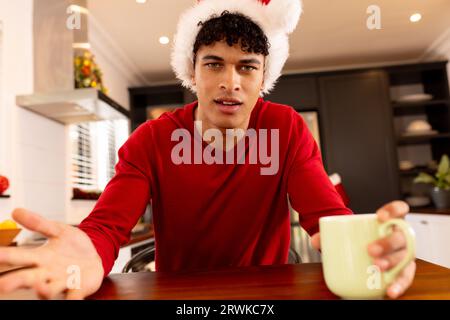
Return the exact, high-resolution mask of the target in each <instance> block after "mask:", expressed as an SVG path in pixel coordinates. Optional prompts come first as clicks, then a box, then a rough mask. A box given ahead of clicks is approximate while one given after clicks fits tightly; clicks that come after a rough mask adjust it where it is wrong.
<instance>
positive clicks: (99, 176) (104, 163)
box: [69, 120, 129, 192]
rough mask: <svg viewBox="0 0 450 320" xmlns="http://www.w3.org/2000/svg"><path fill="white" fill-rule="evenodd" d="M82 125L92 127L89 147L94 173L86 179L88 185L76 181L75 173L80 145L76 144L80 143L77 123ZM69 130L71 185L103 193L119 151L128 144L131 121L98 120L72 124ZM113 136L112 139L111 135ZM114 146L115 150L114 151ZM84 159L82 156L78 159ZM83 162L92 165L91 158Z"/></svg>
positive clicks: (90, 128)
mask: <svg viewBox="0 0 450 320" xmlns="http://www.w3.org/2000/svg"><path fill="white" fill-rule="evenodd" d="M78 125H82V126H84V127H86V128H89V131H90V137H89V146H90V155H91V156H90V162H91V164H90V166H91V170H92V171H91V172H90V174H87V175H86V176H85V178H87V180H85V182H86V183H89V182H90V184H88V185H83V184H79V183H77V182H82V181H80V180H78V181H75V179H74V178H75V176H78V175H76V172H74V162H75V161H76V156H78V157H79V156H80V155H79V154H77V148H74V143H78V138H79V134H80V133H81V132H80V131H79V130H78V129H77V126H78ZM69 133H70V143H71V145H70V164H71V166H70V184H71V186H72V189H74V188H79V189H82V190H84V191H100V192H102V191H103V190H104V189H105V187H106V185H107V184H108V182H109V181H110V180H111V178H112V177H113V176H114V173H115V170H114V167H115V165H116V164H117V161H118V151H119V149H120V147H121V146H122V145H123V143H125V141H126V139H127V138H128V135H129V121H128V120H114V121H97V122H87V123H81V124H73V125H70V126H69ZM108 135H110V138H108ZM112 149H114V150H113V151H112ZM79 160H81V159H79ZM85 160H87V161H85V162H82V163H81V164H84V165H89V163H88V162H89V159H85Z"/></svg>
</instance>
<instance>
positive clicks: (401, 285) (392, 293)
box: [387, 261, 416, 299]
mask: <svg viewBox="0 0 450 320" xmlns="http://www.w3.org/2000/svg"><path fill="white" fill-rule="evenodd" d="M415 273H416V262H415V261H412V262H411V263H410V264H409V265H408V266H407V267H406V268H405V269H404V270H403V271H402V272H401V273H400V275H399V276H398V277H397V279H395V281H394V282H393V283H392V284H391V285H390V286H389V288H388V289H387V295H388V296H389V297H390V298H392V299H396V298H398V297H399V296H401V295H402V294H403V293H405V291H406V290H407V289H408V288H409V287H410V286H411V284H412V282H413V280H414V275H415Z"/></svg>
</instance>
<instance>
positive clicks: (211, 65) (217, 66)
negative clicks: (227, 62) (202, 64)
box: [206, 63, 220, 69]
mask: <svg viewBox="0 0 450 320" xmlns="http://www.w3.org/2000/svg"><path fill="white" fill-rule="evenodd" d="M206 66H207V67H209V68H213V69H215V68H219V67H220V63H208V64H206Z"/></svg>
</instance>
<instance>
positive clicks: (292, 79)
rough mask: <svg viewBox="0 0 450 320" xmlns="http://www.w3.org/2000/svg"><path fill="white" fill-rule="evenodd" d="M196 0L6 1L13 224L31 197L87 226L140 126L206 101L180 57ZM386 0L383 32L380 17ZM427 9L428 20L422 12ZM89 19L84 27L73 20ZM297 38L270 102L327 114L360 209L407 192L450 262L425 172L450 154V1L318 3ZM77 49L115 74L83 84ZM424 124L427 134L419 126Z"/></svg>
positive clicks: (49, 212) (3, 75) (5, 133)
mask: <svg viewBox="0 0 450 320" xmlns="http://www.w3.org/2000/svg"><path fill="white" fill-rule="evenodd" d="M139 2H143V3H139ZM192 3H193V1H191V0H177V1H175V0H169V1H136V0H116V1H110V0H89V1H83V0H77V1H75V0H74V1H70V0H34V1H33V0H16V1H7V0H0V175H3V176H6V177H7V178H8V179H9V181H10V187H9V189H8V190H7V191H6V192H5V193H4V194H3V195H2V196H1V198H0V221H1V220H4V219H8V218H10V213H11V211H12V210H13V209H14V208H16V207H25V208H28V209H31V210H34V211H35V212H38V213H40V214H42V215H44V216H46V217H47V218H49V219H54V220H58V221H62V222H66V223H70V224H74V225H76V224H78V223H79V222H80V221H81V220H82V219H83V218H84V217H85V216H86V215H88V214H89V213H90V211H91V210H92V208H93V206H94V205H95V197H96V196H98V192H101V190H102V189H103V188H104V186H105V185H106V183H107V181H108V180H109V179H110V177H111V176H112V174H113V173H114V171H113V167H114V164H115V162H116V161H117V150H118V148H119V147H120V146H121V145H122V144H123V142H124V141H125V140H126V138H127V137H128V135H129V133H130V132H131V131H132V130H134V129H135V128H136V127H137V126H138V125H139V124H141V123H143V122H144V121H146V120H147V119H152V118H155V117H158V116H159V114H161V112H163V111H165V110H169V109H171V108H174V107H179V106H181V105H183V104H185V103H187V102H190V101H192V100H193V99H195V97H193V96H192V94H190V93H189V92H187V91H186V90H184V89H183V88H181V87H180V86H179V84H178V83H177V82H176V81H175V80H174V76H173V74H172V72H171V68H170V63H169V57H170V43H171V40H172V35H173V33H174V32H175V27H176V21H177V19H178V17H179V15H180V14H181V12H182V11H184V10H185V9H186V8H187V7H189V6H190V5H191V4H192ZM374 4H375V5H378V6H379V7H380V8H381V29H379V30H378V29H375V30H369V29H368V27H367V24H366V21H367V19H368V18H369V16H370V14H369V13H368V12H367V11H366V10H367V8H368V7H369V6H370V5H374ZM415 13H420V14H421V15H422V19H421V20H419V21H417V22H413V21H411V20H414V16H413V14H415ZM78 14H79V15H78ZM77 17H80V19H81V20H80V22H81V28H80V29H77V28H75V29H70V28H68V27H67V25H68V23H69V25H70V24H71V25H72V26H73V25H76V23H77V20H76V18H77ZM74 19H75V20H74ZM166 37H167V38H166ZM290 43H291V56H290V58H289V60H288V62H287V64H286V66H285V69H284V72H283V77H282V78H281V79H280V81H279V84H278V86H277V88H276V90H275V91H274V92H273V93H272V94H271V95H269V96H267V97H266V98H267V99H269V100H273V101H276V102H281V103H286V104H290V105H292V106H293V107H295V108H296V109H297V110H298V111H299V112H302V114H303V115H305V117H306V116H308V117H309V116H311V117H313V118H311V122H310V124H311V128H312V130H313V131H314V132H315V136H316V137H317V139H318V140H319V139H320V140H319V142H320V145H321V150H322V152H323V156H324V164H325V167H326V168H327V171H328V173H329V174H330V175H331V174H333V173H337V174H339V176H340V178H342V184H343V186H344V188H345V190H346V192H347V194H348V195H349V198H350V207H351V208H352V209H353V210H355V211H356V212H360V213H361V212H373V210H375V209H376V208H377V207H378V206H379V205H382V204H383V203H385V202H387V201H390V200H393V199H399V198H402V199H405V200H408V201H410V203H411V204H415V205H417V206H416V207H414V206H413V211H414V212H419V213H421V214H420V215H419V214H418V215H412V217H411V220H410V221H411V222H412V223H413V224H414V228H415V230H416V233H417V234H418V236H420V237H421V238H424V239H427V241H428V242H421V246H422V247H419V248H418V251H419V252H420V255H421V257H422V258H425V259H428V260H430V261H433V262H436V263H440V264H443V265H447V266H449V267H450V252H449V251H448V248H444V244H445V243H449V242H450V239H449V238H448V237H449V234H450V232H448V231H449V230H450V209H448V210H437V209H436V206H435V205H434V204H433V202H432V201H431V199H430V197H429V187H428V186H426V185H423V184H422V185H419V184H414V183H413V182H412V179H413V178H414V177H415V176H417V174H418V173H419V172H421V171H426V172H432V171H433V170H434V169H435V167H436V164H437V162H438V161H439V160H440V157H441V155H443V154H450V111H449V110H450V109H449V108H450V95H449V80H448V75H447V73H448V72H450V65H448V64H447V63H446V61H447V59H449V58H450V1H448V0H428V1H420V0H408V1H407V0H395V1H393V0H389V1H388V0H377V1H366V0H345V1H339V2H337V1H335V2H330V1H326V0H304V15H303V17H302V19H301V21H300V24H299V26H298V28H297V30H296V31H295V32H294V33H293V35H292V36H291V39H290ZM85 53H89V54H90V55H88V56H86V55H85ZM75 55H77V56H79V57H81V58H79V59H83V58H84V59H88V60H89V59H90V58H91V57H92V56H93V57H94V61H95V64H96V65H97V66H98V68H99V69H100V70H101V73H102V76H101V77H99V78H98V79H97V80H98V81H96V83H95V85H96V87H97V88H96V89H93V90H89V89H87V90H85V89H84V90H81V91H80V90H79V89H80V88H75V87H74V78H75V77H76V75H77V73H76V72H77V71H78V72H81V73H82V72H83V70H82V67H83V66H84V61H83V60H78V61H76V60H75V63H74V56H75ZM89 61H90V63H91V65H90V66H91V67H93V66H94V65H93V64H92V63H93V61H91V60H89ZM77 68H78V69H77ZM100 80H101V81H100ZM81 82H82V81H81ZM102 85H103V86H104V87H105V88H106V90H103V91H102V92H103V93H98V92H97V89H99V90H100V89H102V87H101V86H102ZM88 86H92V82H90V83H89V85H88ZM100 91H101V90H100ZM61 92H63V93H64V94H61ZM427 94H428V95H431V96H427ZM402 99H403V100H402ZM408 99H413V101H408ZM414 99H416V101H414ZM427 99H431V100H427ZM87 120H89V122H86V121H87ZM416 120H425V121H426V122H428V123H430V124H431V126H432V128H431V130H436V132H433V131H431V130H429V129H430V128H427V127H426V125H425V128H424V123H423V121H422V122H414V121H416ZM411 123H414V124H415V125H416V126H417V128H416V129H418V130H419V131H420V130H423V129H426V130H425V132H424V134H422V135H417V134H415V135H411V132H407V131H406V129H407V128H408V126H410V125H411ZM413 126H414V125H412V126H411V127H410V129H411V128H412V127H413ZM405 133H406V135H405ZM430 134H431V135H430ZM433 134H434V135H433ZM75 188H77V189H82V190H81V191H80V190H78V191H76V192H74V189H75ZM83 191H84V192H83ZM89 192H90V193H89ZM86 198H94V199H90V200H89V199H86ZM148 213H149V210H148V212H147V215H146V217H147V218H146V219H147V220H146V221H148ZM293 217H295V214H294V215H293ZM299 231H300V229H299V228H298V223H297V221H296V219H295V218H293V238H294V239H296V240H295V241H293V247H294V248H296V249H297V251H298V252H299V253H300V255H301V258H302V260H303V262H310V261H317V259H319V258H320V257H319V256H318V254H317V253H315V252H313V251H312V250H311V249H310V248H309V247H308V245H307V241H308V239H307V237H306V236H305V235H304V234H302V233H301V232H299ZM30 236H31V235H30V233H28V232H22V233H21V234H20V235H19V237H18V238H17V239H16V240H17V241H18V242H19V243H20V242H25V241H27V240H28V239H29V238H30ZM430 247H432V248H431V249H430ZM129 256H130V253H129V252H128V253H126V254H124V257H123V259H122V260H124V261H125V260H126V259H127V258H129ZM116 269H117V270H119V267H118V268H116Z"/></svg>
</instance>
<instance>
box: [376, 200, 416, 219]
mask: <svg viewBox="0 0 450 320" xmlns="http://www.w3.org/2000/svg"><path fill="white" fill-rule="evenodd" d="M408 212H409V206H408V204H407V203H406V202H404V201H398V200H397V201H392V202H389V203H388V204H386V205H384V206H383V207H381V208H380V209H378V210H377V217H378V220H379V221H380V222H385V221H387V220H389V219H393V218H399V219H401V218H404V217H405V216H406V214H407V213H408Z"/></svg>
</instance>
